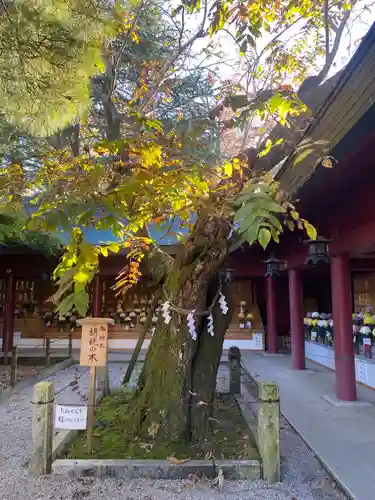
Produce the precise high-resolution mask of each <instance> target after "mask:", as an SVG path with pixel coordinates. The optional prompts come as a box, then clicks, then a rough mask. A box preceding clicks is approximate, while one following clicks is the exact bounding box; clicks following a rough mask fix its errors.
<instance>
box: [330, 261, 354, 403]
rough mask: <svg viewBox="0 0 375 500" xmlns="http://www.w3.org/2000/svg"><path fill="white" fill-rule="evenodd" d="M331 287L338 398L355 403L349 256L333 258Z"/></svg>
mask: <svg viewBox="0 0 375 500" xmlns="http://www.w3.org/2000/svg"><path fill="white" fill-rule="evenodd" d="M331 286H332V312H333V328H334V346H335V377H336V395H337V398H338V399H340V400H342V401H356V399H357V388H356V382H355V361H354V350H353V330H352V328H353V327H352V298H351V289H350V269H349V257H348V255H337V256H335V257H332V258H331Z"/></svg>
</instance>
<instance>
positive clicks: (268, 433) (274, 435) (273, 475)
mask: <svg viewBox="0 0 375 500" xmlns="http://www.w3.org/2000/svg"><path fill="white" fill-rule="evenodd" d="M228 366H229V377H230V378H229V390H230V392H231V393H232V394H233V395H234V396H235V398H236V401H237V403H238V405H239V406H240V408H241V410H242V413H243V415H244V417H245V419H246V421H247V423H248V425H249V428H250V430H251V432H252V434H253V436H254V439H255V441H256V444H257V448H258V452H259V455H260V457H261V460H262V467H263V478H264V479H266V480H268V481H270V482H272V483H276V482H278V481H280V400H279V388H278V386H277V384H276V383H275V382H268V381H261V380H258V379H256V378H254V377H253V376H252V375H251V374H250V373H249V372H248V371H247V370H246V368H245V367H244V366H243V365H242V363H241V353H240V350H239V348H238V347H232V348H231V349H230V350H229V354H228Z"/></svg>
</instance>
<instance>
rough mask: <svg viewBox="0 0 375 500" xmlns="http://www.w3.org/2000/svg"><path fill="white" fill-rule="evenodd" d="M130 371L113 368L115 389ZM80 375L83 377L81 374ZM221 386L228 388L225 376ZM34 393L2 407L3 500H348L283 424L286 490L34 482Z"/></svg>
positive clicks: (75, 396)
mask: <svg viewBox="0 0 375 500" xmlns="http://www.w3.org/2000/svg"><path fill="white" fill-rule="evenodd" d="M124 369H125V366H124V365H122V364H121V365H120V364H111V365H110V381H111V386H112V387H116V386H118V385H119V384H120V383H121V379H122V376H123V374H124ZM77 370H78V371H77ZM83 372H85V368H83V367H78V368H76V367H74V366H72V367H70V368H67V369H66V370H64V371H63V372H60V373H59V374H56V375H54V376H52V377H50V378H49V380H52V381H54V384H55V392H58V391H60V390H61V389H62V388H63V387H65V386H66V385H67V384H69V382H70V381H72V380H73V379H74V377H76V376H77V374H78V376H79V375H81V374H82V373H83ZM218 382H219V385H220V386H221V387H222V388H225V387H226V386H227V380H226V376H225V371H224V370H223V369H221V370H220V373H219V381H218ZM87 387H88V373H87V372H86V373H85V374H84V375H83V376H82V377H80V378H79V387H78V389H76V390H73V389H74V387H72V386H69V387H67V388H66V389H64V390H63V391H62V392H61V393H60V394H59V395H58V396H57V398H56V400H57V401H58V402H60V403H64V402H69V403H73V402H77V403H79V402H80V401H82V398H84V397H85V396H86V394H87ZM31 397H32V388H29V389H25V390H23V391H21V392H20V393H19V394H15V395H13V396H12V397H11V398H10V399H9V400H8V401H7V402H6V403H4V404H3V405H0V499H6V500H49V499H56V500H79V499H83V498H87V499H89V500H120V499H121V500H219V499H220V500H252V499H257V500H343V498H344V497H343V496H342V495H341V494H340V493H338V492H337V491H336V490H335V488H334V485H333V484H332V483H331V481H330V480H329V478H328V475H327V474H326V473H325V471H324V470H323V469H322V467H321V466H320V465H319V463H318V461H317V460H316V459H315V458H314V456H313V454H312V453H311V452H310V451H309V449H308V448H307V446H306V445H305V444H304V443H303V441H302V440H301V439H300V438H299V436H297V435H296V433H295V432H294V431H293V430H292V429H291V428H290V426H289V425H288V424H287V423H286V422H285V421H284V420H283V421H282V430H281V439H282V443H281V448H282V450H281V451H282V457H283V460H282V472H283V484H279V485H273V486H269V485H267V484H266V483H264V482H262V481H256V482H247V481H242V482H229V481H225V480H224V486H223V490H222V491H219V490H218V489H217V487H212V485H211V484H210V483H209V482H208V481H199V482H197V483H195V482H194V481H152V480H145V479H142V480H131V481H128V480H126V481H125V480H124V481H120V480H116V479H110V478H108V479H102V478H93V479H92V478H80V479H73V478H72V477H70V476H68V475H65V474H53V475H51V476H48V477H42V478H36V477H33V476H32V475H31V473H30V470H29V467H28V466H29V459H30V451H31V412H32V405H31V402H30V401H31Z"/></svg>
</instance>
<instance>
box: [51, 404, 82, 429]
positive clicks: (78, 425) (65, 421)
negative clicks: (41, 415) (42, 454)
mask: <svg viewBox="0 0 375 500" xmlns="http://www.w3.org/2000/svg"><path fill="white" fill-rule="evenodd" d="M55 428H56V429H76V430H83V429H87V406H65V405H56V406H55Z"/></svg>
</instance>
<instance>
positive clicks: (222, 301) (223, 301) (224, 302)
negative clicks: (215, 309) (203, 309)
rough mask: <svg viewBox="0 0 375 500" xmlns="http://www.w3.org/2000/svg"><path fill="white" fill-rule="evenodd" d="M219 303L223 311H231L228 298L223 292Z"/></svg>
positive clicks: (225, 312) (224, 312)
mask: <svg viewBox="0 0 375 500" xmlns="http://www.w3.org/2000/svg"><path fill="white" fill-rule="evenodd" d="M219 304H220V310H221V312H222V313H223V314H224V315H225V314H227V312H228V311H229V308H228V304H227V300H226V298H225V297H224V295H223V294H222V293H221V292H220V298H219Z"/></svg>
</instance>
